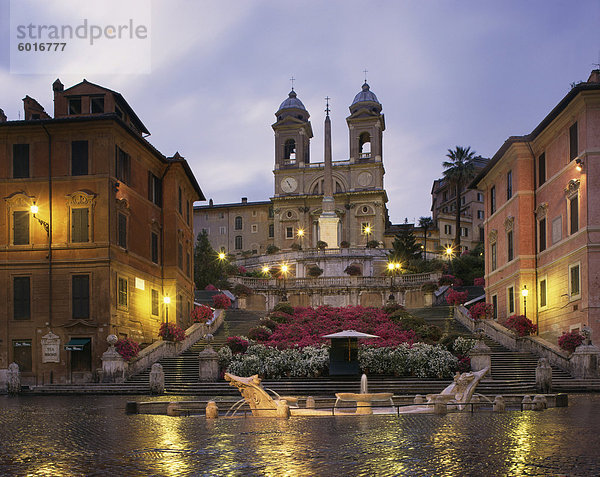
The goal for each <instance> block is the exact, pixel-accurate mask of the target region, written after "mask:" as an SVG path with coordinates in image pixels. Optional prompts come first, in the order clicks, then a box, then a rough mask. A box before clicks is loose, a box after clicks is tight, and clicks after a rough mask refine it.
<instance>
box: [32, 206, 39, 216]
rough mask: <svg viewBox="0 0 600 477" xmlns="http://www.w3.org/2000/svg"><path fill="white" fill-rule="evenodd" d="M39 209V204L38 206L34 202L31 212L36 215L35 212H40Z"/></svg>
mask: <svg viewBox="0 0 600 477" xmlns="http://www.w3.org/2000/svg"><path fill="white" fill-rule="evenodd" d="M38 210H39V209H38V206H37V205H35V204H33V205H32V206H31V213H32V214H34V215H35V214H37V213H38Z"/></svg>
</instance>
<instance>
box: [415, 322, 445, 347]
mask: <svg viewBox="0 0 600 477" xmlns="http://www.w3.org/2000/svg"><path fill="white" fill-rule="evenodd" d="M414 331H415V333H416V334H417V335H419V336H420V337H421V340H422V341H424V342H425V343H437V342H438V341H439V339H440V338H441V337H442V330H441V328H440V327H439V326H436V325H423V326H420V327H419V328H417V329H416V330H414Z"/></svg>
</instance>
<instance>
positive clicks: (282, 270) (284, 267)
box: [279, 263, 289, 301]
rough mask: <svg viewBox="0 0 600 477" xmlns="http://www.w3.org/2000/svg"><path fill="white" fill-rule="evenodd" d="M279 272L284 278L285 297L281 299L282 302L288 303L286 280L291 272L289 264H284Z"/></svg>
mask: <svg viewBox="0 0 600 477" xmlns="http://www.w3.org/2000/svg"><path fill="white" fill-rule="evenodd" d="M279 271H280V275H281V276H282V277H283V297H282V298H281V301H287V294H286V291H285V279H286V277H287V274H288V272H289V267H288V266H287V264H285V263H282V264H281V265H280V267H279Z"/></svg>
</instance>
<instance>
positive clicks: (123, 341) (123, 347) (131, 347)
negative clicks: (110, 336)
mask: <svg viewBox="0 0 600 477" xmlns="http://www.w3.org/2000/svg"><path fill="white" fill-rule="evenodd" d="M115 349H116V350H117V353H119V354H120V355H121V357H122V358H123V359H124V360H125V361H131V360H132V359H133V358H137V355H138V354H139V352H140V345H139V344H138V343H137V341H134V340H132V339H129V338H119V341H117V344H115Z"/></svg>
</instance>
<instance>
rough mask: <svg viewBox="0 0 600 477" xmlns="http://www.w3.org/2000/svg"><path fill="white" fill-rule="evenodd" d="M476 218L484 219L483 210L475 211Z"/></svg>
mask: <svg viewBox="0 0 600 477" xmlns="http://www.w3.org/2000/svg"><path fill="white" fill-rule="evenodd" d="M477 218H478V219H483V218H484V215H483V210H478V211H477Z"/></svg>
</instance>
